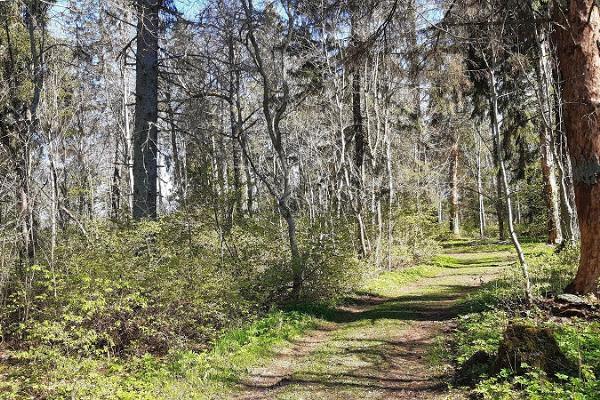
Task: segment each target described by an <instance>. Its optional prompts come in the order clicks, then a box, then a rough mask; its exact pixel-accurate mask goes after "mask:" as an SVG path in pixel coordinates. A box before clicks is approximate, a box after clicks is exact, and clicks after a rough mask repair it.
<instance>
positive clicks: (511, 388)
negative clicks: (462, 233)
mask: <svg viewBox="0 0 600 400" xmlns="http://www.w3.org/2000/svg"><path fill="white" fill-rule="evenodd" d="M525 249H526V252H527V254H528V261H529V265H530V268H531V271H530V272H531V276H532V277H533V285H534V292H535V295H536V296H547V295H550V294H557V293H560V292H561V290H562V288H564V287H565V286H566V284H567V283H568V282H569V281H570V279H571V278H572V276H573V273H574V271H575V269H576V262H577V259H578V249H577V248H576V247H567V248H565V249H564V250H563V251H562V252H560V253H559V254H555V253H554V252H552V251H551V250H550V248H549V247H548V246H543V245H539V244H538V245H535V244H526V245H525ZM498 250H500V249H499V248H494V247H490V246H489V245H486V247H485V251H498ZM517 268H518V267H517V266H515V267H514V268H510V269H508V271H507V274H506V276H504V277H503V278H502V279H499V280H497V281H494V282H491V283H489V284H487V285H485V286H484V287H483V288H482V289H481V290H478V291H477V292H475V293H473V294H472V295H470V296H468V298H467V299H465V301H464V303H463V306H464V307H465V310H468V311H469V313H467V314H465V315H463V316H462V317H460V318H458V321H457V324H458V329H457V331H456V333H455V334H454V335H453V338H452V340H451V341H450V343H449V345H450V346H451V348H450V349H449V350H448V349H447V348H446V349H441V350H442V351H445V352H446V354H447V355H448V356H450V357H452V358H453V359H454V361H455V362H456V363H457V365H458V368H459V369H460V368H461V367H462V366H463V365H465V363H467V362H468V360H469V359H470V358H471V357H472V356H473V355H474V354H475V353H477V352H484V353H485V354H489V355H490V356H491V358H492V359H493V358H494V356H495V354H496V352H497V350H498V347H499V344H500V342H501V340H502V337H503V332H504V330H505V328H506V327H507V325H508V324H509V323H510V322H519V323H525V324H528V325H531V326H536V327H548V328H551V329H552V331H553V332H554V334H555V337H556V339H557V341H558V344H559V346H560V348H561V350H562V352H563V353H564V354H565V355H566V356H567V357H568V358H569V359H570V360H571V361H573V363H574V365H577V366H578V373H577V374H576V375H574V376H569V375H566V374H557V375H556V376H546V374H545V373H544V372H543V371H540V370H537V369H535V368H532V367H529V366H524V367H525V372H524V373H520V374H517V373H516V372H514V371H510V370H502V371H501V372H500V373H499V374H496V375H493V374H491V373H490V372H489V371H490V369H489V366H488V368H487V371H486V372H483V373H482V374H481V376H480V378H479V380H478V382H476V383H475V386H474V388H473V393H474V394H476V395H477V396H478V397H480V398H483V399H490V400H492V399H494V400H501V399H507V400H508V399H540V400H542V399H553V400H554V399H565V400H567V399H569V400H579V399H581V400H584V399H585V400H588V399H589V400H595V399H600V380H599V378H600V323H599V322H591V321H587V320H583V319H578V318H572V319H564V318H563V319H549V318H548V316H547V315H545V314H544V313H542V312H539V311H535V310H529V309H527V308H526V307H525V306H524V303H523V293H522V289H521V288H522V287H523V286H522V285H523V282H522V278H521V276H520V273H519V271H518V269H517ZM485 370H486V369H484V371H485Z"/></svg>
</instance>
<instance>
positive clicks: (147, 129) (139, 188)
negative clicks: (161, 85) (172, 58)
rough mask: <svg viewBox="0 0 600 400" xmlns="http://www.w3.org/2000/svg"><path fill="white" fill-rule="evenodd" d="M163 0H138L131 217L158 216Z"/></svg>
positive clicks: (152, 217)
mask: <svg viewBox="0 0 600 400" xmlns="http://www.w3.org/2000/svg"><path fill="white" fill-rule="evenodd" d="M161 3H162V0H137V15H138V22H137V55H136V78H135V127H134V132H133V217H134V218H135V219H142V218H151V219H154V218H156V216H157V210H156V206H157V204H156V200H157V199H156V197H157V178H158V162H157V158H158V154H157V141H158V128H157V125H156V124H157V120H158V34H159V27H158V24H159V9H160V6H161Z"/></svg>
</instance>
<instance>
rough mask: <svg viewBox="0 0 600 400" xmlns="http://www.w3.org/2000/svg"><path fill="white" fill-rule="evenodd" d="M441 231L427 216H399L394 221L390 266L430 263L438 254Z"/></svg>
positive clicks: (423, 214)
mask: <svg viewBox="0 0 600 400" xmlns="http://www.w3.org/2000/svg"><path fill="white" fill-rule="evenodd" d="M445 231H446V230H445V229H443V228H442V227H441V226H440V225H439V224H438V223H437V219H436V218H435V217H434V216H432V215H429V214H425V213H419V214H399V215H397V216H396V218H395V220H394V232H393V237H394V243H393V248H392V249H393V250H392V251H393V253H392V265H393V266H394V268H400V267H405V266H408V265H414V264H421V263H426V262H428V261H431V259H432V257H433V256H435V255H436V254H439V253H440V251H441V246H440V244H439V238H440V237H441V236H442V235H443V232H445Z"/></svg>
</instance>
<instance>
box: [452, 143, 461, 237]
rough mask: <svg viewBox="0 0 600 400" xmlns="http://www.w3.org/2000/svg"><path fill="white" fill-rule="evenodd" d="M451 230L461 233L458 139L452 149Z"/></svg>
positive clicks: (455, 233) (454, 232) (456, 233)
mask: <svg viewBox="0 0 600 400" xmlns="http://www.w3.org/2000/svg"><path fill="white" fill-rule="evenodd" d="M450 231H451V232H452V233H453V234H454V235H456V236H458V235H460V220H459V215H458V141H456V142H455V143H454V144H453V145H452V148H451V149H450Z"/></svg>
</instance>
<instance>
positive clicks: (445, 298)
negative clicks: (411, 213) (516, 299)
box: [231, 253, 510, 400]
mask: <svg viewBox="0 0 600 400" xmlns="http://www.w3.org/2000/svg"><path fill="white" fill-rule="evenodd" d="M450 256H452V257H453V259H454V260H455V261H456V264H457V266H456V267H452V268H445V269H444V272H443V273H441V274H440V275H438V276H436V277H434V278H427V279H422V280H420V281H418V282H417V283H414V284H411V285H409V286H405V287H404V288H402V290H401V291H400V292H401V293H402V294H401V295H400V296H398V297H394V298H380V297H370V296H363V297H359V298H356V299H355V301H354V303H353V304H351V305H347V306H345V307H342V308H340V309H339V310H338V312H337V313H336V314H335V315H334V316H333V317H332V318H330V321H328V322H326V323H324V324H323V325H322V327H320V329H318V330H315V331H313V332H311V333H310V334H308V335H306V336H304V337H303V338H301V339H299V340H297V341H296V342H295V343H293V345H292V346H290V347H288V348H286V349H282V350H281V351H280V352H279V353H278V355H277V356H276V357H275V359H274V360H272V361H271V362H270V363H269V364H268V365H266V366H264V367H262V368H255V369H252V370H250V371H249V373H248V376H246V377H244V378H242V379H241V387H240V392H239V393H238V394H236V395H235V396H233V397H231V398H233V399H237V400H258V399H280V400H304V399H305V400H316V399H327V400H334V399H344V400H346V399H361V400H370V399H459V398H462V396H461V394H460V393H450V392H449V391H448V383H449V382H450V379H451V373H452V371H451V368H450V367H449V366H447V365H440V363H439V362H438V363H437V365H435V364H436V362H435V361H432V359H431V356H430V351H429V349H430V346H431V345H432V344H433V343H434V342H435V341H436V340H440V338H443V337H444V335H447V334H449V332H450V331H451V330H452V329H453V323H452V321H451V320H452V319H453V318H454V317H456V316H457V315H460V314H461V312H462V311H464V306H463V305H461V303H460V302H459V300H460V299H461V298H463V297H464V296H465V295H466V294H467V293H468V292H469V291H470V290H473V289H474V288H476V287H478V286H480V285H481V284H482V283H484V282H486V281H489V280H490V279H492V278H493V277H494V276H496V275H497V274H498V273H499V272H501V270H502V268H504V267H505V265H506V260H507V259H509V257H510V255H509V253H501V254H500V253H495V254H494V255H493V256H492V257H490V254H488V253H468V254H467V253H460V254H451V255H450ZM482 260H485V261H482ZM461 310H462V311H461Z"/></svg>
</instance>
